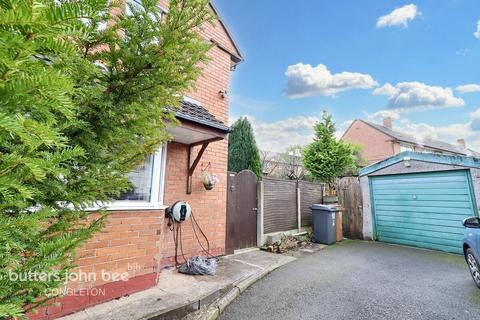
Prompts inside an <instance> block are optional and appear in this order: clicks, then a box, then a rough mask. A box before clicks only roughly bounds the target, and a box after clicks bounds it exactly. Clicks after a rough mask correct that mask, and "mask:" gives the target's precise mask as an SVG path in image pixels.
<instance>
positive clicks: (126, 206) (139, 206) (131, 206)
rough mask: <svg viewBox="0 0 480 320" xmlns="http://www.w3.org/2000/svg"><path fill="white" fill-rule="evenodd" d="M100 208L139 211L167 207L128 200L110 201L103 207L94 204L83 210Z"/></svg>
mask: <svg viewBox="0 0 480 320" xmlns="http://www.w3.org/2000/svg"><path fill="white" fill-rule="evenodd" d="M101 208H104V210H106V211H141V210H164V209H166V208H168V206H166V205H163V204H160V203H152V202H142V201H138V202H133V201H132V202H130V201H129V203H111V204H109V205H106V206H104V207H102V206H94V207H91V208H86V209H85V211H98V210H100V209H101Z"/></svg>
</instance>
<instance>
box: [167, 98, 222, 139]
mask: <svg viewBox="0 0 480 320" xmlns="http://www.w3.org/2000/svg"><path fill="white" fill-rule="evenodd" d="M176 116H177V118H179V119H183V120H188V121H191V122H195V123H199V124H202V125H205V126H207V127H212V128H215V129H219V130H221V131H225V132H230V128H229V127H228V126H226V125H225V124H224V123H223V122H222V121H220V120H218V119H217V118H215V116H214V115H213V114H211V113H210V112H208V110H207V109H205V108H204V107H202V106H201V105H199V104H195V103H193V102H190V101H183V102H182V106H181V108H180V109H179V110H177V111H176Z"/></svg>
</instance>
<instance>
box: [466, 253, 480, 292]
mask: <svg viewBox="0 0 480 320" xmlns="http://www.w3.org/2000/svg"><path fill="white" fill-rule="evenodd" d="M465 258H466V259H467V264H468V269H469V270H470V274H471V275H472V278H473V282H475V284H476V285H477V287H479V288H480V269H479V267H480V264H479V263H478V261H477V258H475V256H474V255H473V251H472V249H470V248H468V249H467V252H465Z"/></svg>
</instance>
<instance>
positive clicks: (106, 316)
mask: <svg viewBox="0 0 480 320" xmlns="http://www.w3.org/2000/svg"><path fill="white" fill-rule="evenodd" d="M293 260H295V258H292V257H288V256H283V255H279V254H274V253H268V252H264V251H260V250H253V251H249V252H244V253H241V254H236V255H230V256H226V257H222V258H220V260H219V263H218V268H217V273H216V274H215V275H214V276H190V275H184V274H181V273H178V272H177V270H176V269H175V268H170V269H165V270H163V271H162V272H161V273H160V277H159V280H158V285H157V286H156V287H154V288H151V289H148V290H145V291H142V292H138V293H135V294H132V295H130V296H128V297H123V298H120V299H118V300H113V301H110V302H107V303H103V304H100V305H97V306H94V307H91V308H88V309H85V310H83V311H80V312H77V313H75V314H72V315H70V316H66V317H63V318H61V319H62V320H94V319H102V320H139V319H155V320H160V319H178V318H180V317H182V316H184V315H186V314H188V313H189V312H193V311H196V310H198V309H199V308H201V307H203V306H206V305H209V304H210V303H212V301H214V300H215V299H217V298H218V297H220V296H222V295H223V294H225V293H228V292H230V291H231V290H232V288H236V287H237V286H243V285H244V284H245V283H250V282H251V281H253V280H258V277H259V276H261V275H265V274H266V273H268V272H271V271H273V270H274V269H276V268H278V267H280V266H282V265H284V264H286V263H288V262H291V261H293ZM242 291H243V290H242ZM222 310H223V309H222Z"/></svg>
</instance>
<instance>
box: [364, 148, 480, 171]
mask: <svg viewBox="0 0 480 320" xmlns="http://www.w3.org/2000/svg"><path fill="white" fill-rule="evenodd" d="M405 160H417V161H424V162H432V163H440V164H447V165H456V166H463V167H468V168H480V159H477V158H473V157H465V156H447V155H440V154H433V153H420V152H412V151H405V152H401V153H399V154H397V155H395V156H393V157H390V158H387V159H385V160H383V161H380V162H377V163H374V164H372V165H370V166H368V167H365V168H363V169H362V170H360V176H365V175H369V174H370V173H373V172H375V171H378V170H380V169H383V168H386V167H389V166H391V165H393V164H395V163H398V162H401V161H405Z"/></svg>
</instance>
